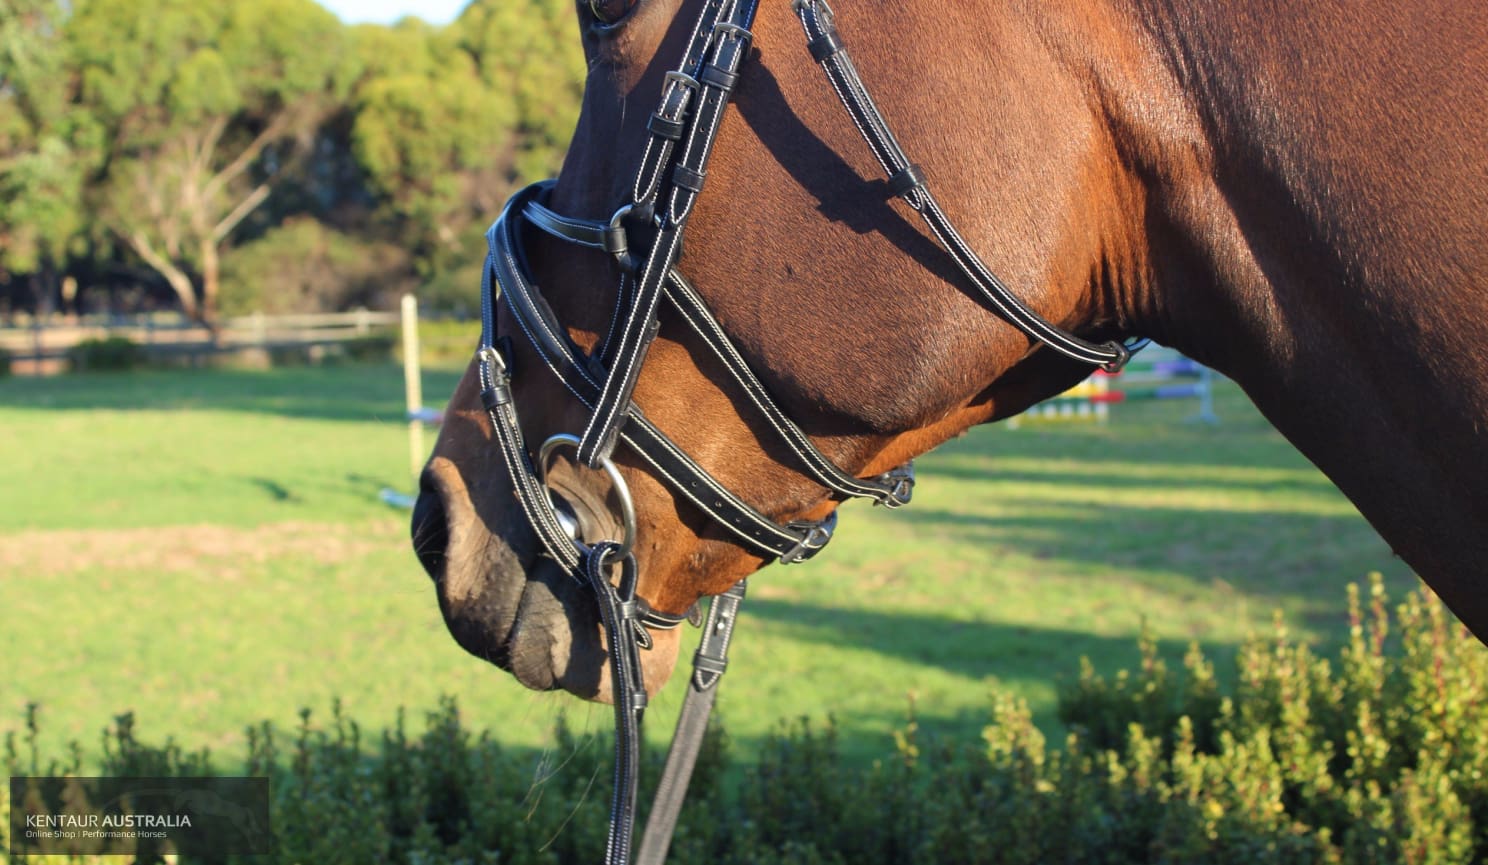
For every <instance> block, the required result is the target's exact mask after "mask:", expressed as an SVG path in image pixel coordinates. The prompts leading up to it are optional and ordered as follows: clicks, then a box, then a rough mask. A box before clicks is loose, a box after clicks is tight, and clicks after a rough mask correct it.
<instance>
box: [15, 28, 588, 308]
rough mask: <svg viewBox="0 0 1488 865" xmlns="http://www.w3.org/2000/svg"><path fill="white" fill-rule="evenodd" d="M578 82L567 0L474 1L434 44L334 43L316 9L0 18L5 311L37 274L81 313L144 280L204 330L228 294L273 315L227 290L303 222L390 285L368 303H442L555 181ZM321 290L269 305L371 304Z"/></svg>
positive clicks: (364, 32)
mask: <svg viewBox="0 0 1488 865" xmlns="http://www.w3.org/2000/svg"><path fill="white" fill-rule="evenodd" d="M583 75H584V64H583V59H582V54H581V52H580V50H579V46H578V39H577V32H576V29H575V26H574V14H573V7H572V4H571V3H570V2H568V0H476V2H474V3H472V4H471V5H470V7H469V8H467V9H466V11H465V12H464V14H463V15H462V16H461V18H460V19H459V20H458V21H456V22H454V23H453V24H450V25H448V26H445V27H434V26H431V25H428V24H425V23H423V22H421V21H419V20H417V19H408V20H406V21H404V22H402V23H400V24H398V25H396V26H393V27H382V26H371V25H362V26H356V27H348V26H346V25H344V24H342V23H341V22H340V21H338V20H337V19H336V18H335V17H334V16H332V15H331V14H330V13H328V12H326V11H325V10H324V9H323V8H321V7H320V6H318V5H317V4H316V3H315V2H314V0H217V2H212V3H200V2H197V0H71V2H66V0H0V200H3V201H4V202H5V207H4V208H3V209H0V309H3V308H4V301H5V298H6V291H7V289H6V288H5V286H6V285H7V283H9V284H10V285H11V286H12V288H11V289H9V291H10V297H11V298H12V299H13V298H14V297H15V290H14V288H13V286H15V285H18V284H21V283H25V282H27V280H31V281H33V282H34V281H35V277H36V276H37V275H38V274H43V273H48V274H52V276H50V277H49V278H50V279H51V281H52V283H55V282H56V281H57V277H58V276H60V275H70V276H72V277H73V278H74V279H77V280H80V281H81V282H82V283H83V289H84V292H83V293H84V295H87V294H88V292H89V291H90V290H95V289H98V288H107V287H109V283H111V282H117V281H119V280H138V279H139V274H142V273H150V272H153V273H154V274H156V277H154V279H155V280H158V284H160V285H162V286H164V285H169V287H170V289H171V290H172V291H173V294H174V297H175V298H176V302H177V303H178V304H179V305H180V307H181V309H182V310H183V311H184V312H186V313H187V314H189V315H193V316H196V317H198V318H201V319H203V320H207V319H210V318H211V317H212V316H213V314H214V312H215V311H216V309H217V308H218V306H219V304H220V303H221V300H220V298H219V295H220V294H221V292H222V291H223V290H226V291H229V292H237V293H238V295H239V296H238V297H236V298H235V299H233V300H232V301H231V302H230V303H229V304H228V305H230V306H234V307H237V308H242V307H244V306H245V305H248V304H255V303H260V302H262V303H263V305H266V306H269V307H280V308H282V307H283V306H284V305H285V304H284V303H281V302H278V301H277V300H271V295H270V294H269V292H271V291H272V287H270V286H260V287H257V288H256V290H254V291H247V290H246V288H245V287H244V285H243V284H242V283H241V282H240V281H239V282H237V283H233V284H229V285H228V286H227V287H226V288H225V289H224V288H223V287H222V286H223V284H224V283H223V277H222V273H223V271H224V268H226V269H228V270H231V271H233V272H236V273H247V272H250V271H251V272H270V271H273V268H267V269H266V268H265V267H264V266H263V265H262V262H263V261H264V260H265V259H266V255H267V254H268V253H269V251H270V250H269V249H268V248H267V247H266V248H265V249H264V250H262V251H260V252H258V253H253V252H251V251H250V250H251V249H252V247H254V246H255V245H256V244H259V243H265V242H268V243H271V244H277V245H278V246H279V247H280V248H283V247H285V246H286V240H285V238H286V237H288V236H296V237H300V238H308V237H311V236H312V235H315V234H316V232H314V231H311V230H310V229H309V228H307V227H306V226H305V225H304V224H303V222H304V220H306V219H310V220H314V221H317V222H319V223H322V224H323V230H320V229H318V230H317V231H319V234H318V235H317V236H322V237H326V238H334V239H335V240H334V243H333V245H334V246H335V248H336V249H338V250H341V252H338V255H342V254H344V252H345V251H346V250H348V249H364V250H368V251H369V252H368V253H367V260H368V262H369V263H371V264H373V265H375V266H386V267H390V268H394V269H396V270H397V271H398V272H397V273H393V274H390V275H389V277H388V279H387V280H385V285H384V287H386V286H391V285H395V284H399V283H400V282H401V281H403V280H406V279H408V278H409V277H411V276H413V275H414V274H415V273H417V274H418V276H419V277H420V278H421V279H422V280H424V281H425V282H427V283H429V284H437V285H440V286H441V288H440V292H441V296H444V295H447V294H449V292H448V290H447V288H446V287H447V286H448V285H449V284H450V282H451V280H454V279H457V277H456V276H455V274H456V273H457V272H459V271H462V270H465V271H468V268H469V259H470V258H471V257H474V256H478V255H479V246H478V240H479V233H480V230H481V229H482V228H483V227H484V225H485V224H487V223H488V222H489V220H490V219H491V218H492V217H493V216H494V214H495V212H496V211H497V209H498V208H499V207H500V205H501V202H502V201H503V200H504V198H505V196H506V195H508V194H509V193H510V192H511V190H512V189H513V188H514V187H515V186H516V185H517V184H518V183H519V182H527V181H529V180H531V179H535V178H537V177H539V176H543V175H545V174H548V173H551V172H553V171H554V170H556V168H557V166H558V163H559V160H560V158H561V155H562V150H563V147H564V145H565V144H566V142H567V138H568V136H569V134H570V133H571V131H572V128H573V124H574V121H575V119H576V116H577V110H578V98H579V94H580V92H581V89H582V82H583ZM287 222H294V223H296V226H297V227H296V228H295V229H294V231H293V232H292V233H291V235H284V234H282V233H279V234H276V232H275V229H276V227H278V226H282V225H285V224H286V223H287ZM388 244H396V245H397V246H399V247H401V248H402V249H404V250H405V251H406V253H407V254H406V255H404V256H391V255H388V254H386V249H387V246H388ZM288 245H289V246H294V244H288ZM377 250H381V251H380V252H378V251H377ZM238 256H246V257H245V258H244V260H243V263H242V266H238V267H236V268H235V269H234V268H233V266H232V265H231V264H230V262H231V260H232V259H233V258H235V257H238ZM249 261H254V262H258V263H257V264H253V265H251V266H249V265H248V264H247V262H249ZM225 262H227V263H226V264H225ZM353 269H354V270H356V268H353ZM362 270H365V268H363V269H362ZM300 272H301V273H302V274H303V273H312V272H325V270H324V268H317V267H310V268H305V269H303V270H302V271H300ZM358 272H361V270H358ZM16 277H21V278H22V279H21V280H20V282H17V281H16ZM336 282H337V280H327V281H326V285H325V286H324V289H325V290H324V291H323V292H322V291H321V288H320V286H319V284H317V285H316V286H313V287H310V288H308V289H307V288H306V287H305V286H304V285H300V286H299V287H298V288H297V290H296V292H295V293H294V297H297V298H298V300H295V299H293V298H287V299H286V301H287V302H292V303H298V304H302V305H306V306H314V307H326V306H330V305H334V304H335V303H338V302H343V301H344V300H345V299H346V298H349V297H352V296H356V297H366V296H368V291H361V290H358V291H348V290H347V289H346V284H345V282H344V281H340V283H339V284H336V285H332V284H330V283H336ZM44 290H52V291H54V290H55V288H54V287H53V289H44ZM369 291H370V289H369ZM474 291H475V286H471V289H470V293H471V295H472V297H473V295H474ZM371 293H373V294H375V293H376V292H375V291H373V292H371ZM338 298H339V299H340V300H338ZM12 302H16V301H14V300H12ZM467 305H468V304H467Z"/></svg>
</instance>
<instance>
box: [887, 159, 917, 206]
mask: <svg viewBox="0 0 1488 865" xmlns="http://www.w3.org/2000/svg"><path fill="white" fill-rule="evenodd" d="M885 185H886V186H887V188H888V190H889V195H892V196H894V197H895V198H900V197H903V196H905V195H908V194H909V193H911V192H913V191H914V190H916V189H919V188H920V187H922V186H924V185H925V171H924V169H922V168H920V167H919V166H918V165H913V164H911V165H909V166H906V167H905V168H903V169H901V170H899V171H896V172H895V173H894V176H893V177H890V178H889V179H888V182H887V183H886V184H885Z"/></svg>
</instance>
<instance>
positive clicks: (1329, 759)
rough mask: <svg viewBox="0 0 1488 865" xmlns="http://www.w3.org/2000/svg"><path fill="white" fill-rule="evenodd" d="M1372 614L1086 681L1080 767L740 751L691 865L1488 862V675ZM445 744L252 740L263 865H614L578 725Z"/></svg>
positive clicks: (918, 749) (600, 759)
mask: <svg viewBox="0 0 1488 865" xmlns="http://www.w3.org/2000/svg"><path fill="white" fill-rule="evenodd" d="M1348 611H1349V616H1350V617H1351V625H1352V627H1351V631H1350V634H1349V639H1348V641H1347V643H1346V644H1345V645H1343V646H1342V647H1341V649H1340V650H1339V651H1338V653H1337V657H1336V658H1334V659H1332V660H1330V659H1327V658H1321V657H1317V656H1315V655H1314V653H1313V651H1312V649H1311V648H1309V646H1307V645H1306V644H1304V643H1300V642H1297V641H1295V640H1294V639H1293V638H1292V637H1291V635H1290V634H1289V633H1288V631H1287V629H1286V628H1285V626H1284V624H1282V623H1281V622H1279V621H1278V623H1277V625H1276V627H1275V629H1274V630H1273V632H1272V633H1270V634H1267V635H1263V636H1257V637H1255V638H1253V639H1251V640H1249V641H1248V642H1246V643H1245V644H1244V645H1243V646H1242V647H1241V649H1240V651H1239V652H1238V655H1237V658H1236V661H1235V670H1234V677H1233V680H1234V682H1235V684H1234V686H1233V687H1232V688H1229V689H1228V691H1229V692H1228V693H1226V690H1227V689H1226V688H1225V687H1222V686H1221V684H1220V681H1221V679H1220V677H1218V676H1216V673H1215V670H1214V667H1213V665H1212V664H1211V662H1209V661H1208V660H1207V659H1206V658H1205V657H1204V655H1203V653H1202V652H1201V651H1200V650H1199V649H1198V648H1197V647H1194V648H1191V649H1190V651H1189V653H1188V655H1187V657H1186V658H1185V659H1184V662H1183V665H1182V668H1181V670H1172V669H1169V668H1168V667H1167V665H1166V664H1165V663H1164V662H1163V661H1162V659H1161V658H1160V657H1159V656H1158V655H1157V652H1156V650H1155V648H1154V643H1153V641H1151V640H1150V639H1146V638H1145V637H1144V638H1143V640H1142V643H1141V648H1142V659H1143V660H1142V663H1141V665H1140V667H1139V668H1138V669H1136V670H1134V671H1123V672H1121V673H1118V674H1117V675H1116V676H1115V677H1113V678H1110V679H1106V678H1103V677H1102V676H1100V675H1098V674H1097V673H1096V672H1095V671H1094V670H1093V669H1092V667H1091V666H1090V664H1089V663H1088V662H1086V663H1085V664H1083V665H1082V669H1081V671H1080V672H1079V675H1078V677H1077V678H1075V679H1073V680H1072V681H1071V682H1069V683H1068V684H1067V685H1065V686H1064V687H1063V689H1062V692H1061V695H1060V703H1059V712H1060V718H1061V719H1062V720H1063V721H1064V723H1065V725H1066V727H1067V729H1068V730H1069V733H1068V735H1067V736H1066V738H1065V740H1064V742H1063V744H1062V747H1061V748H1058V749H1050V748H1049V747H1048V746H1047V745H1046V743H1045V741H1044V738H1043V736H1042V735H1041V734H1040V732H1039V730H1038V728H1037V727H1036V726H1035V725H1034V724H1033V721H1032V718H1031V717H1030V714H1029V710H1028V707H1027V705H1026V704H1024V703H1023V702H1021V701H1019V700H1017V699H1014V698H1011V697H1007V696H1001V697H997V698H996V699H995V701H994V704H993V705H992V707H991V721H990V723H989V725H988V726H987V727H986V729H985V730H984V732H983V735H982V738H981V740H980V741H977V742H954V741H932V740H929V739H928V738H927V737H925V736H923V735H922V734H921V733H920V732H919V731H918V730H917V728H916V725H915V723H914V721H913V719H912V718H911V719H909V721H908V722H907V723H906V725H905V727H904V728H903V729H902V730H901V731H900V733H899V735H898V736H897V737H896V743H897V744H896V747H895V749H894V750H893V751H892V752H891V753H889V754H887V755H885V757H884V758H883V759H882V760H880V761H878V762H876V763H874V764H873V765H871V766H858V765H853V764H849V763H847V762H845V761H844V760H843V759H842V757H841V756H840V753H839V750H838V748H837V742H836V731H835V728H834V727H833V725H832V724H831V723H830V721H828V722H825V723H823V722H812V721H808V720H800V721H796V722H793V723H790V724H787V725H784V726H782V727H781V728H780V730H779V732H778V734H776V735H775V736H773V737H771V738H770V739H769V741H768V742H767V743H765V746H764V747H763V749H762V752H761V754H760V756H759V757H758V758H757V759H755V760H753V761H751V762H748V763H747V764H742V765H741V764H737V763H736V762H735V761H734V760H733V759H731V757H730V755H729V747H728V737H727V735H726V734H725V733H724V731H723V730H721V729H717V728H715V729H714V730H712V731H711V732H710V735H709V737H708V739H707V741H706V744H705V749H704V753H703V755H702V758H701V759H700V760H699V765H698V770H697V777H696V778H695V780H694V786H693V790H694V793H693V795H692V797H691V799H690V801H689V804H688V806H687V808H686V809H685V810H684V813H683V816H682V821H681V825H680V827H679V831H678V835H677V839H676V842H675V843H674V845H673V854H672V858H671V859H670V861H671V862H675V863H699V865H701V863H710V865H714V863H718V865H729V863H767V865H768V863H781V865H785V863H790V865H817V863H842V865H846V863H864V862H873V863H1132V862H1153V863H1213V865H1223V863H1237V865H1240V863H1244V865H1254V863H1273V862H1274V863H1410V865H1428V863H1432V865H1436V863H1440V865H1446V863H1469V862H1480V861H1484V860H1485V858H1488V837H1485V832H1484V826H1485V824H1488V810H1485V809H1488V747H1485V746H1488V708H1485V701H1484V689H1485V687H1488V651H1485V649H1484V647H1483V646H1482V645H1481V644H1479V643H1478V642H1477V641H1476V640H1475V639H1474V638H1473V637H1471V636H1470V635H1469V634H1467V633H1466V631H1465V630H1464V629H1463V628H1462V627H1461V626H1460V625H1459V624H1457V623H1456V621H1455V620H1454V619H1452V618H1451V616H1450V614H1449V613H1447V612H1445V611H1444V610H1443V608H1442V606H1441V604H1440V602H1439V601H1437V600H1436V599H1435V598H1434V597H1433V596H1431V595H1429V594H1425V593H1413V594H1411V595H1410V596H1408V597H1407V599H1406V600H1405V602H1404V603H1403V604H1401V605H1400V606H1399V608H1398V610H1397V611H1396V614H1395V616H1394V617H1393V618H1392V617H1391V616H1390V614H1389V612H1388V604H1387V600H1386V598H1385V595H1384V591H1383V588H1382V587H1381V584H1380V582H1379V580H1378V579H1377V578H1376V579H1375V580H1374V581H1373V582H1372V584H1371V586H1370V589H1369V594H1368V598H1367V599H1364V600H1361V599H1360V596H1359V592H1358V590H1357V589H1356V588H1354V587H1351V588H1350V593H1349V607H1348ZM1396 628H1398V630H1399V633H1398V635H1396V634H1394V632H1393V631H1394V629H1396ZM429 721H430V723H429V725H428V730H427V732H426V733H424V734H423V735H422V736H420V737H418V738H416V739H413V738H410V737H409V736H408V735H407V734H406V732H405V726H404V724H403V723H402V721H401V716H400V721H399V723H398V724H397V726H396V727H395V728H393V729H391V730H388V731H385V732H383V733H381V734H380V735H378V736H375V737H371V739H372V740H371V741H369V737H367V736H366V735H364V733H363V731H362V730H361V729H360V728H359V727H358V726H357V725H356V724H355V723H354V722H353V721H351V720H348V719H347V718H345V717H344V716H343V715H342V713H341V711H340V707H339V704H333V707H332V711H331V714H330V718H329V720H328V722H327V723H325V724H324V725H318V724H316V723H314V722H313V721H312V720H311V713H310V712H309V711H308V710H306V711H304V712H303V713H302V716H301V724H300V726H299V728H298V729H297V730H295V731H293V732H289V733H286V732H284V731H282V730H279V729H276V728H275V727H274V726H273V725H271V724H269V723H267V722H265V723H263V724H260V725H258V726H256V727H254V728H251V729H250V730H249V737H250V752H251V757H250V758H249V765H248V766H247V770H248V772H249V773H250V774H266V775H269V776H270V777H271V778H272V790H273V796H274V801H273V806H274V811H273V827H274V831H275V833H276V835H277V838H278V851H277V853H276V854H275V855H274V856H272V857H267V858H265V859H262V860H255V861H269V862H282V863H294V862H301V863H328V865H329V863H369V862H393V863H409V865H433V863H450V865H454V863H461V865H476V863H498V862H499V863H567V862H598V861H602V851H603V847H604V838H605V830H606V820H607V813H606V805H607V802H608V790H607V786H608V783H609V778H610V773H609V771H608V763H609V752H608V747H607V745H606V743H605V742H603V741H602V740H601V739H596V738H594V737H587V738H585V739H583V740H580V739H578V738H576V737H575V736H574V735H573V734H572V733H570V732H569V731H568V730H567V729H566V728H565V727H563V726H562V725H561V722H560V726H559V727H558V730H557V740H558V744H557V746H556V747H555V748H553V749H551V750H549V751H545V752H543V753H541V754H533V753H527V752H520V751H513V750H509V749H506V748H503V747H502V746H501V745H500V744H498V743H497V742H495V741H493V740H492V739H491V738H490V737H489V735H488V734H486V733H478V734H477V733H473V732H472V731H471V730H469V729H467V728H466V726H465V725H464V724H463V722H462V721H461V719H460V715H459V710H458V707H457V705H456V703H455V701H454V700H453V699H450V698H447V699H446V700H445V701H443V702H442V703H441V704H440V705H439V706H438V707H437V708H436V709H435V710H434V711H433V712H431V713H430V715H429ZM27 723H28V729H27V731H26V732H23V733H20V734H15V733H12V734H11V735H10V736H9V737H8V738H7V740H6V746H5V755H4V758H5V761H6V764H7V768H8V769H9V771H10V773H11V774H38V773H43V772H46V773H55V772H81V771H82V769H83V766H82V760H81V758H80V757H79V756H78V754H79V749H78V748H77V747H76V746H74V748H73V750H72V752H71V754H70V755H67V756H63V757H60V758H53V759H50V760H45V761H44V760H42V758H41V756H40V755H39V754H37V753H36V746H35V742H36V735H35V728H36V715H35V712H34V709H33V711H32V713H31V714H30V715H29V716H28V722H27ZM105 745H106V756H105V758H104V759H103V765H101V766H99V767H96V768H97V769H98V770H99V771H100V773H102V774H140V775H198V774H204V773H209V772H211V771H212V767H211V765H210V761H209V760H208V758H207V756H206V755H205V754H187V753H184V752H182V750H181V749H180V748H179V747H177V746H175V745H174V744H172V743H171V741H170V740H169V739H167V740H166V742H165V743H164V744H161V745H152V744H147V743H145V742H143V741H142V740H140V739H138V738H137V737H136V733H135V726H134V720H133V718H132V717H131V716H128V715H125V716H121V717H120V718H118V719H117V721H116V724H115V726H114V727H113V729H111V730H110V731H109V732H108V733H107V735H106V740H105ZM661 756H662V755H660V754H654V755H651V758H652V759H651V760H650V762H649V764H648V770H649V773H650V778H649V779H648V785H649V784H651V783H654V781H655V776H656V774H657V772H658V770H659V763H660V760H661ZM648 789H649V786H648ZM4 795H8V794H7V793H5V792H3V791H0V796H4ZM3 804H4V803H0V805H3ZM0 831H3V830H0ZM48 861H52V862H59V863H60V862H63V861H67V860H64V859H52V860H48ZM73 861H78V860H73Z"/></svg>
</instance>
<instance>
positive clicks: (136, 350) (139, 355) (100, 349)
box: [67, 336, 146, 372]
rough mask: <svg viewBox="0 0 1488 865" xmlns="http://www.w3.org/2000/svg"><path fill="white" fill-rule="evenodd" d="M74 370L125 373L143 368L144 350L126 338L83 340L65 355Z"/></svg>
mask: <svg viewBox="0 0 1488 865" xmlns="http://www.w3.org/2000/svg"><path fill="white" fill-rule="evenodd" d="M67 357H68V360H69V362H70V363H71V364H72V368H73V369H74V370H88V371H90V372H93V371H102V372H125V371H128V370H131V369H134V368H135V367H137V366H143V365H144V363H145V360H146V357H145V350H144V349H143V348H141V347H140V346H139V345H137V344H136V343H134V342H133V341H132V340H130V339H129V338H128V337H123V336H109V337H103V338H101V339H85V340H83V341H82V342H79V343H78V344H77V345H74V346H73V347H72V348H71V349H70V350H69V351H68V353H67Z"/></svg>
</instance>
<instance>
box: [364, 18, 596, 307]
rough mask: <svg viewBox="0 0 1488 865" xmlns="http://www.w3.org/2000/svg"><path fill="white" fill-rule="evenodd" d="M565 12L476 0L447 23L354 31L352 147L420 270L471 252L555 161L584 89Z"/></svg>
mask: <svg viewBox="0 0 1488 865" xmlns="http://www.w3.org/2000/svg"><path fill="white" fill-rule="evenodd" d="M573 22H574V14H573V7H572V4H571V3H569V2H566V0H477V2H474V3H472V4H471V5H470V6H469V7H468V8H467V9H466V11H465V12H464V14H463V15H462V16H461V17H460V19H459V20H458V21H456V22H455V23H454V24H452V25H450V26H449V27H447V28H444V29H440V30H436V29H432V28H430V27H428V26H427V25H425V24H423V23H422V22H420V21H417V20H416V19H410V20H407V21H404V22H402V23H401V24H399V25H398V26H397V27H395V28H392V29H389V28H382V27H364V28H359V29H358V30H357V31H356V37H355V38H356V39H357V42H358V52H359V54H360V55H361V56H362V58H363V65H362V68H363V69H364V77H363V79H362V81H361V82H360V83H359V84H358V86H357V89H356V92H355V96H354V103H355V110H356V124H355V127H354V130H353V143H354V148H355V152H356V154H357V159H358V161H359V162H360V163H361V165H362V166H363V168H364V169H365V170H366V172H367V177H368V180H369V183H370V185H371V186H372V188H373V190H374V191H375V192H376V193H377V194H378V196H379V198H380V201H381V204H382V206H381V212H382V218H383V220H384V222H385V223H390V224H392V225H394V226H396V228H397V230H398V233H399V236H400V237H402V238H405V239H406V240H407V242H409V243H410V245H411V246H412V248H413V250H414V252H415V254H416V256H417V258H418V259H419V261H420V262H421V265H422V269H423V271H424V274H425V276H426V277H430V278H435V277H438V276H439V275H440V274H442V273H445V272H447V271H450V270H452V269H454V268H457V267H458V266H459V264H460V263H461V262H463V261H464V260H466V259H469V258H470V257H471V256H479V254H480V253H479V232H480V229H482V228H483V227H484V226H485V225H486V224H487V223H488V222H489V221H490V220H491V218H492V217H494V215H495V214H496V212H497V210H499V208H500V207H501V204H502V202H503V200H504V199H505V198H506V196H507V195H508V194H509V193H510V192H511V190H512V189H513V187H514V186H515V185H516V184H517V183H518V182H520V181H524V180H528V179H536V178H538V177H541V176H544V175H546V174H549V173H552V172H553V171H554V170H556V169H557V167H558V163H559V160H560V159H561V157H562V152H563V147H564V145H565V144H566V143H567V141H568V137H569V135H570V134H572V131H573V126H574V123H575V122H576V120H577V116H578V106H579V97H580V94H581V93H582V90H583V80H584V60H583V54H582V52H581V51H580V49H579V44H578V34H577V33H576V32H574V25H573ZM477 284H478V282H477ZM472 291H474V286H472Z"/></svg>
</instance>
